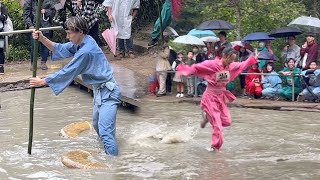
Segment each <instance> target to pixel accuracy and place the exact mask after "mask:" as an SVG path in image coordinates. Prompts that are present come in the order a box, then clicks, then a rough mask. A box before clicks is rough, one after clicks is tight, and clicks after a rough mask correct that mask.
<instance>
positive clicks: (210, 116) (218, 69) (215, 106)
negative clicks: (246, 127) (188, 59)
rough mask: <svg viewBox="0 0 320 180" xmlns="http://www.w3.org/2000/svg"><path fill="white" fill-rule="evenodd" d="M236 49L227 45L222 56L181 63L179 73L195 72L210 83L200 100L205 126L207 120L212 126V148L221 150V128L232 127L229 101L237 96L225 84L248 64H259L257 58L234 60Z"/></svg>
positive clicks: (202, 125)
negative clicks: (190, 64)
mask: <svg viewBox="0 0 320 180" xmlns="http://www.w3.org/2000/svg"><path fill="white" fill-rule="evenodd" d="M236 58H237V52H236V51H235V50H234V49H233V48H229V47H228V48H225V49H224V50H223V51H222V58H221V59H220V58H218V57H216V59H215V60H214V61H208V60H207V61H204V62H202V63H198V64H194V65H192V66H187V65H180V66H179V67H178V68H177V70H178V73H180V74H181V75H184V76H188V75H196V76H198V77H201V78H203V79H205V80H206V81H207V82H208V87H207V89H206V91H205V92H204V94H203V96H202V99H201V104H200V106H201V109H202V111H203V121H202V122H201V127H202V128H204V127H205V125H206V124H207V122H210V124H211V125H212V143H211V148H213V149H214V150H219V149H220V148H221V146H222V144H223V135H222V127H227V126H230V124H231V117H230V113H229V110H228V107H227V105H226V101H227V100H228V101H229V102H232V101H234V100H235V99H236V97H235V96H234V95H233V94H232V93H231V92H230V91H228V90H227V89H226V85H227V84H228V83H229V82H230V81H232V80H234V79H235V78H236V77H237V76H238V75H239V74H240V73H241V72H242V71H243V70H245V69H246V68H247V67H249V66H251V65H253V64H256V63H257V55H256V57H254V56H250V57H249V58H248V59H247V60H246V61H243V62H234V60H235V59H236Z"/></svg>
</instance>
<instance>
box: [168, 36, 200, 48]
mask: <svg viewBox="0 0 320 180" xmlns="http://www.w3.org/2000/svg"><path fill="white" fill-rule="evenodd" d="M173 42H175V43H180V44H190V45H199V46H205V44H204V42H203V41H202V40H201V39H199V38H197V37H195V36H190V35H184V36H179V37H177V38H175V39H174V40H173Z"/></svg>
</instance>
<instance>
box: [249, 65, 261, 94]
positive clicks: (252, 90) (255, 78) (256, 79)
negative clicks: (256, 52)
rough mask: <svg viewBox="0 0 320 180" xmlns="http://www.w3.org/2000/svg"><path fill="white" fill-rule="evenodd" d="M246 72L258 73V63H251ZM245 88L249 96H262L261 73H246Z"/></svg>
mask: <svg viewBox="0 0 320 180" xmlns="http://www.w3.org/2000/svg"><path fill="white" fill-rule="evenodd" d="M248 73H260V71H259V69H258V64H254V65H252V66H251V69H250V70H249V71H248ZM246 90H247V92H248V93H249V96H250V98H252V97H254V98H255V99H258V98H260V97H261V96H262V87H261V75H246Z"/></svg>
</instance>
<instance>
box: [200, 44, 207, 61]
mask: <svg viewBox="0 0 320 180" xmlns="http://www.w3.org/2000/svg"><path fill="white" fill-rule="evenodd" d="M201 58H202V60H203V61H205V60H208V59H209V53H208V48H207V47H203V48H202V53H201Z"/></svg>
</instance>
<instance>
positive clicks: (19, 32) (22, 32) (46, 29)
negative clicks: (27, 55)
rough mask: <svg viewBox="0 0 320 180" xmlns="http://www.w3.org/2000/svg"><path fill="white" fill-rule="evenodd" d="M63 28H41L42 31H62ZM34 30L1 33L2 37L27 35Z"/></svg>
mask: <svg viewBox="0 0 320 180" xmlns="http://www.w3.org/2000/svg"><path fill="white" fill-rule="evenodd" d="M62 29H63V27H62V26H54V27H47V28H40V29H39V30H40V31H49V30H62ZM33 30H34V29H24V30H16V31H8V32H0V36H6V35H11V34H25V33H32V32H33Z"/></svg>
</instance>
